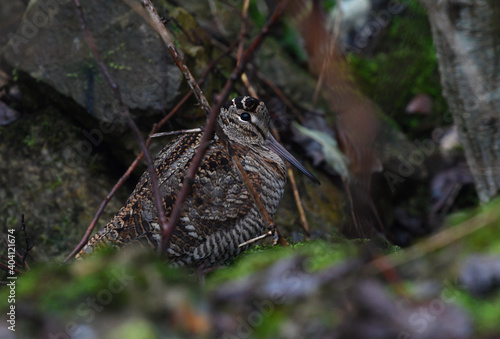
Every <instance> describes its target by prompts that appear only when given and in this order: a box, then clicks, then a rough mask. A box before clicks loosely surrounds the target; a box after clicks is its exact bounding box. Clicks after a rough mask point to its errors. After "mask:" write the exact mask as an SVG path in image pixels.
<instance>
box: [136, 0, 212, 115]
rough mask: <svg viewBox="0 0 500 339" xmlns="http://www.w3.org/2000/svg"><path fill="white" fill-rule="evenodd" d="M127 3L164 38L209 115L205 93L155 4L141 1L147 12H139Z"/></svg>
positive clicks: (147, 0) (176, 62)
mask: <svg viewBox="0 0 500 339" xmlns="http://www.w3.org/2000/svg"><path fill="white" fill-rule="evenodd" d="M126 1H127V3H129V4H130V6H131V7H132V8H133V9H134V10H136V11H137V12H138V13H139V14H140V15H141V16H143V17H144V18H145V19H146V21H147V22H148V23H149V25H150V26H151V27H152V28H153V29H154V30H155V31H156V32H157V33H158V34H159V35H160V37H161V38H162V40H163V42H164V43H165V45H166V46H167V48H168V50H169V51H170V54H171V55H172V57H173V59H174V62H175V64H176V65H177V67H178V68H179V69H180V70H181V72H182V74H183V75H184V77H185V78H186V80H187V82H188V85H189V87H191V89H192V90H193V92H194V95H195V96H196V98H197V99H198V102H199V103H200V105H201V107H202V109H203V110H204V111H205V113H207V114H209V113H208V112H210V111H211V110H210V105H209V103H208V101H207V99H206V98H205V96H204V95H203V91H202V90H201V88H200V86H198V83H197V82H196V80H195V79H194V77H193V75H192V74H191V72H190V71H189V68H187V66H186V65H185V64H184V62H183V60H182V56H181V55H180V53H179V51H177V48H176V47H175V45H174V43H173V42H172V39H171V38H170V34H169V32H168V30H167V27H165V25H164V24H163V22H162V20H161V18H160V16H159V15H158V13H157V12H156V9H155V8H154V7H153V4H152V3H151V1H149V0H141V3H142V5H143V7H144V9H145V10H146V12H144V11H140V10H138V7H137V5H136V4H135V3H131V2H130V0H126Z"/></svg>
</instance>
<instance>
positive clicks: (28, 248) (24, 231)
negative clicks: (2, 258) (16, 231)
mask: <svg viewBox="0 0 500 339" xmlns="http://www.w3.org/2000/svg"><path fill="white" fill-rule="evenodd" d="M21 231H22V232H23V234H24V242H25V243H26V250H25V251H24V255H23V257H22V262H23V264H24V265H25V266H26V268H27V269H28V270H29V269H30V265H28V262H27V261H26V258H27V257H28V253H29V252H30V250H31V249H32V248H33V245H31V246H30V245H29V239H31V237H28V235H27V234H26V224H25V223H24V214H22V215H21Z"/></svg>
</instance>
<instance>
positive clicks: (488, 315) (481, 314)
mask: <svg viewBox="0 0 500 339" xmlns="http://www.w3.org/2000/svg"><path fill="white" fill-rule="evenodd" d="M455 295H456V296H457V299H456V300H455V302H456V303H457V304H458V305H461V306H463V307H465V309H467V311H468V312H469V314H470V315H471V317H472V319H473V320H474V323H475V325H476V326H475V327H476V330H477V333H476V335H477V336H478V337H482V335H486V334H488V333H490V332H491V333H493V332H496V331H498V319H500V291H497V293H495V294H494V295H491V296H488V297H487V298H484V299H479V298H475V297H473V296H471V295H469V294H467V293H464V292H461V291H460V290H458V293H456V294H455Z"/></svg>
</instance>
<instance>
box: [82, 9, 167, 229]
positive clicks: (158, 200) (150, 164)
mask: <svg viewBox="0 0 500 339" xmlns="http://www.w3.org/2000/svg"><path fill="white" fill-rule="evenodd" d="M73 2H74V4H75V7H76V12H77V15H78V19H79V21H80V25H81V28H82V31H83V33H84V35H85V40H86V41H87V44H88V45H89V47H90V50H91V51H92V54H93V56H94V59H95V61H96V62H97V64H98V65H99V67H100V69H101V72H102V74H103V75H104V77H105V79H106V81H107V82H108V84H109V85H110V87H111V89H112V90H113V94H114V96H115V99H116V100H117V101H118V104H119V107H120V111H121V113H122V115H123V116H125V118H126V119H127V122H128V124H129V126H130V128H131V129H132V132H133V133H134V134H135V136H136V138H137V140H138V142H139V144H140V146H141V149H142V151H143V153H144V155H145V157H146V162H147V165H148V171H149V176H150V184H151V189H152V191H153V196H154V200H155V205H156V209H157V211H158V216H159V219H160V225H161V226H162V227H166V224H167V221H166V218H165V213H163V204H162V200H161V197H160V192H159V190H158V180H157V178H156V173H155V169H154V166H153V160H152V158H151V155H150V154H149V151H148V148H147V146H146V144H145V142H144V140H143V138H142V135H141V132H140V131H139V128H137V125H136V124H135V122H134V120H132V118H131V117H130V113H129V111H128V108H127V107H126V106H125V104H124V103H123V99H122V95H121V92H120V89H119V87H118V85H117V84H116V83H115V82H114V80H113V78H112V77H111V74H110V73H109V71H108V69H107V67H106V65H105V64H104V62H103V61H102V59H101V57H100V56H99V51H98V50H97V48H96V46H95V44H94V39H93V38H92V35H91V34H90V31H89V30H88V27H87V23H86V21H85V15H84V13H83V9H82V7H81V5H80V1H79V0H73Z"/></svg>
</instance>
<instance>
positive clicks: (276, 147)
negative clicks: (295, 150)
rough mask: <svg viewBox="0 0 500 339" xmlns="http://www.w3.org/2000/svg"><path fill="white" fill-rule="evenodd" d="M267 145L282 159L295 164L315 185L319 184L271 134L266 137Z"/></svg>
mask: <svg viewBox="0 0 500 339" xmlns="http://www.w3.org/2000/svg"><path fill="white" fill-rule="evenodd" d="M267 146H268V147H269V148H270V149H272V150H273V151H274V152H275V153H276V154H278V155H279V156H280V157H281V158H282V159H283V160H286V161H288V162H289V163H290V164H292V165H293V166H295V167H296V168H297V169H298V170H299V171H301V172H302V173H303V174H304V175H305V176H306V177H308V178H309V179H311V181H312V182H314V183H315V184H316V185H319V184H320V182H319V180H318V179H316V177H315V176H314V175H312V174H311V172H309V171H308V170H307V169H306V168H305V167H304V166H303V165H302V164H301V163H300V162H299V161H298V160H297V159H295V157H294V156H293V155H291V154H290V152H288V151H287V150H286V148H285V147H283V146H281V144H280V143H279V142H277V141H276V139H274V137H273V136H272V135H269V138H267Z"/></svg>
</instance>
